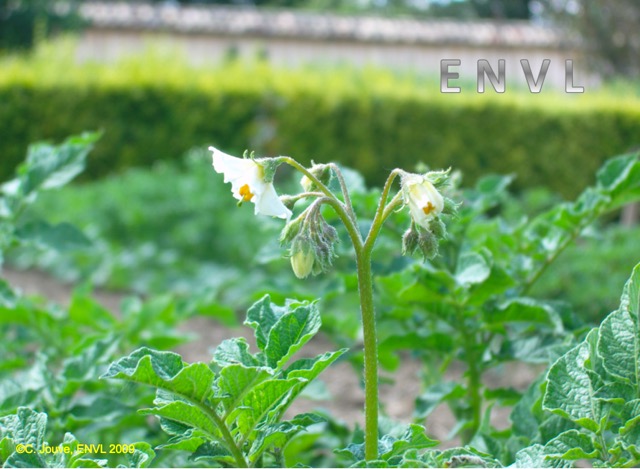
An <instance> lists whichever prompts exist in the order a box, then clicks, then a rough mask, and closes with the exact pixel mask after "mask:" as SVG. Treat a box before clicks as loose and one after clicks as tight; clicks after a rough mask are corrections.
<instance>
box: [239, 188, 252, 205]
mask: <svg viewBox="0 0 640 469" xmlns="http://www.w3.org/2000/svg"><path fill="white" fill-rule="evenodd" d="M238 192H239V194H240V195H241V196H242V201H243V202H249V201H250V200H251V199H253V195H254V194H252V193H251V189H249V184H245V185H244V186H242V187H241V188H240V190H239V191H238Z"/></svg>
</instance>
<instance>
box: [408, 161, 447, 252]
mask: <svg viewBox="0 0 640 469" xmlns="http://www.w3.org/2000/svg"><path fill="white" fill-rule="evenodd" d="M448 184H449V170H447V171H431V172H427V173H425V174H412V173H403V174H402V198H403V200H404V203H405V205H406V206H408V207H409V212H410V213H411V226H410V227H409V229H408V230H407V231H406V232H405V233H404V235H403V237H402V253H403V254H405V255H410V254H413V253H414V252H415V251H420V252H421V253H422V256H423V257H424V258H425V259H433V258H434V257H435V256H436V255H437V254H438V243H439V240H440V239H442V238H444V237H445V236H446V235H447V229H446V226H445V224H444V223H443V222H442V220H441V219H440V215H442V214H446V215H453V214H455V213H456V211H457V205H456V203H455V202H453V201H452V200H451V199H448V198H446V197H443V196H442V194H441V193H440V190H441V189H443V188H444V187H445V186H447V185H448Z"/></svg>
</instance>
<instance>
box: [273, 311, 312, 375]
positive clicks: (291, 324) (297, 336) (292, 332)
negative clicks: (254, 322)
mask: <svg viewBox="0 0 640 469" xmlns="http://www.w3.org/2000/svg"><path fill="white" fill-rule="evenodd" d="M320 325H321V321H320V313H319V312H318V307H317V306H316V304H315V303H311V304H308V305H303V306H299V307H297V308H296V309H294V310H293V311H287V312H286V313H285V314H283V315H282V316H281V317H280V318H279V319H278V320H277V321H276V323H275V324H274V325H273V327H272V328H271V330H270V331H269V336H268V339H267V345H266V347H265V349H264V352H265V355H266V357H267V363H268V364H269V366H271V367H273V368H281V367H282V366H283V365H284V364H285V363H286V362H287V361H288V360H289V358H291V357H292V356H293V355H294V354H295V353H296V352H297V351H298V350H300V349H301V348H302V347H303V346H304V344H306V343H307V342H308V341H309V339H311V338H312V337H313V336H314V335H315V334H316V332H318V330H319V329H320Z"/></svg>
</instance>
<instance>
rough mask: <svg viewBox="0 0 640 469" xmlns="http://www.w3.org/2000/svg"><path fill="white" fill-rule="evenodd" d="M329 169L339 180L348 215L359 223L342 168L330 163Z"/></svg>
mask: <svg viewBox="0 0 640 469" xmlns="http://www.w3.org/2000/svg"><path fill="white" fill-rule="evenodd" d="M329 167H330V168H331V169H332V170H333V172H334V173H335V175H336V178H337V179H338V183H339V184H340V191H341V192H342V196H343V197H344V204H345V206H346V207H347V213H348V214H349V216H350V217H351V219H352V220H353V221H354V223H357V219H356V213H355V212H354V211H353V205H352V204H351V197H350V196H349V190H348V189H347V184H346V182H345V180H344V176H343V175H342V171H340V168H339V167H338V165H337V164H335V163H330V164H329Z"/></svg>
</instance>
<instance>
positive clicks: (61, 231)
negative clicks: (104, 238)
mask: <svg viewBox="0 0 640 469" xmlns="http://www.w3.org/2000/svg"><path fill="white" fill-rule="evenodd" d="M16 236H17V237H18V238H19V239H20V241H22V242H30V243H35V244H38V245H40V246H42V247H45V248H49V249H55V250H57V251H60V252H65V251H71V250H74V249H78V248H84V247H87V246H90V245H91V241H89V239H88V238H87V237H86V236H85V235H84V233H82V231H80V230H78V229H77V228H76V227H74V226H73V225H70V224H69V223H60V224H58V225H50V224H49V223H47V222H45V221H34V222H30V223H28V224H26V225H24V226H21V227H20V228H18V229H17V230H16Z"/></svg>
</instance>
